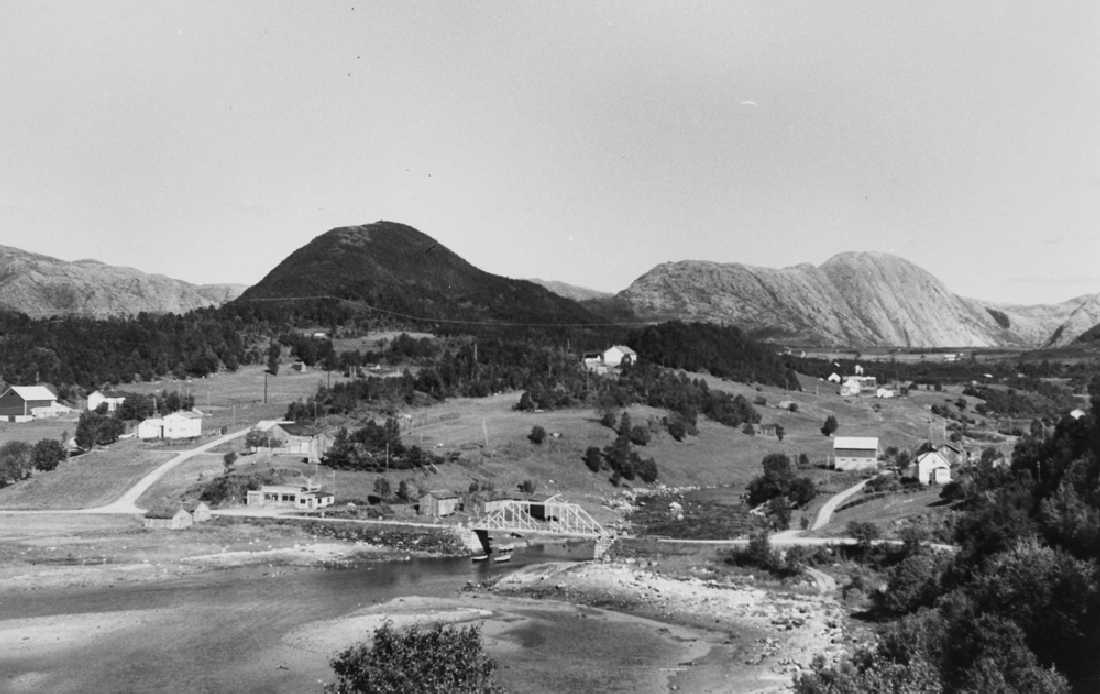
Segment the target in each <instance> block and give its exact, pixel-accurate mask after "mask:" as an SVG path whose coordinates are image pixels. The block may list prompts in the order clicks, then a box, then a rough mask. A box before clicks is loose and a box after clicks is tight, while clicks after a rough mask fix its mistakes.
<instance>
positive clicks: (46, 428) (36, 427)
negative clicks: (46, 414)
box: [0, 417, 77, 446]
mask: <svg viewBox="0 0 1100 694" xmlns="http://www.w3.org/2000/svg"><path fill="white" fill-rule="evenodd" d="M76 421H77V417H65V418H60V417H58V418H55V419H40V420H36V421H33V422H25V423H22V424H13V423H11V422H0V446H2V445H4V444H5V443H8V442H9V441H23V442H25V443H38V442H39V441H40V440H42V439H53V440H54V441H60V440H61V435H62V434H67V435H68V436H72V435H73V433H74V432H75V431H76Z"/></svg>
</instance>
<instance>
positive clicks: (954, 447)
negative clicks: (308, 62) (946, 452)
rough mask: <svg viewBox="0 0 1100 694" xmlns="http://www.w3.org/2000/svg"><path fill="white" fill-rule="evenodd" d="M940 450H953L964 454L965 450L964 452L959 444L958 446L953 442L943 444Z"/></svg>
mask: <svg viewBox="0 0 1100 694" xmlns="http://www.w3.org/2000/svg"><path fill="white" fill-rule="evenodd" d="M940 448H950V449H951V450H953V451H955V452H956V453H962V452H963V450H964V449H963V447H962V446H960V445H959V444H957V443H955V442H953V441H948V442H946V443H941V444H940Z"/></svg>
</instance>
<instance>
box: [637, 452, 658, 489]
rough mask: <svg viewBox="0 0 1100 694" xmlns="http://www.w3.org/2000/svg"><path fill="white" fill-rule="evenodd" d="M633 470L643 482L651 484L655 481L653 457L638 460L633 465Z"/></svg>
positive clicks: (655, 471) (655, 473) (655, 469)
mask: <svg viewBox="0 0 1100 694" xmlns="http://www.w3.org/2000/svg"><path fill="white" fill-rule="evenodd" d="M635 471H636V472H637V473H638V477H640V478H641V480H642V481H643V482H646V483H648V484H653V483H654V482H656V481H657V461H656V460H654V459H653V458H646V459H644V460H640V461H639V462H638V463H637V464H636V465H635Z"/></svg>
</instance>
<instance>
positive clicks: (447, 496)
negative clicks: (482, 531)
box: [419, 489, 460, 518]
mask: <svg viewBox="0 0 1100 694" xmlns="http://www.w3.org/2000/svg"><path fill="white" fill-rule="evenodd" d="M419 508H420V513H421V514H423V515H425V516H432V517H433V518H442V517H443V516H449V515H451V514H452V513H454V512H455V511H458V510H460V509H459V499H458V494H455V493H454V492H451V491H447V490H446V489H433V490H431V491H430V492H428V493H427V494H425V495H424V497H423V498H421V499H420V506H419Z"/></svg>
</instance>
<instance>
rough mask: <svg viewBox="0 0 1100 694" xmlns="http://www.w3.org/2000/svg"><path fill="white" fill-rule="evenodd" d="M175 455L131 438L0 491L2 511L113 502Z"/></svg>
mask: <svg viewBox="0 0 1100 694" xmlns="http://www.w3.org/2000/svg"><path fill="white" fill-rule="evenodd" d="M173 455H174V453H172V452H170V451H159V450H153V449H149V448H147V447H145V446H144V445H143V444H141V443H140V442H138V441H136V440H133V439H129V440H126V441H120V442H118V443H116V444H114V445H113V446H109V447H107V448H103V449H95V450H93V451H90V452H88V453H85V454H84V455H80V456H76V457H74V458H68V459H66V460H63V461H62V462H61V464H60V465H59V466H58V467H57V469H55V470H51V471H49V472H41V471H35V472H34V475H33V476H32V477H31V478H30V479H28V480H22V481H20V482H16V483H15V484H12V485H10V486H8V487H5V488H3V489H0V509H9V510H12V509H28V510H32V509H79V508H93V507H95V506H101V505H104V504H107V503H110V502H112V501H114V500H115V499H117V498H118V497H120V496H121V495H122V493H123V492H124V491H126V490H127V489H128V488H130V487H131V486H132V485H134V484H135V483H136V482H137V481H138V480H140V479H141V478H142V477H143V476H145V475H146V474H147V473H148V472H150V471H151V470H153V469H154V468H156V467H157V466H158V465H160V464H161V463H163V462H165V461H166V460H168V459H170V458H171V457H172V456H173Z"/></svg>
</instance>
